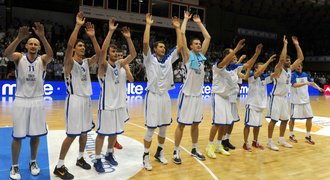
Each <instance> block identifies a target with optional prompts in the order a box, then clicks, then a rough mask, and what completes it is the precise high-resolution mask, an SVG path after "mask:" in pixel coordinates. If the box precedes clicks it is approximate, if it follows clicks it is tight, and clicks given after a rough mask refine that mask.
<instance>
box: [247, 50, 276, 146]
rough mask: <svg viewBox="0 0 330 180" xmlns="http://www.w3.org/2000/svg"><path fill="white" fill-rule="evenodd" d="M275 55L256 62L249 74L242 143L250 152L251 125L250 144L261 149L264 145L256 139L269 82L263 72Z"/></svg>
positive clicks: (269, 79)
mask: <svg viewBox="0 0 330 180" xmlns="http://www.w3.org/2000/svg"><path fill="white" fill-rule="evenodd" d="M275 57H276V55H272V56H271V57H270V58H269V59H268V60H267V61H266V63H265V64H264V63H257V64H255V66H254V71H253V72H252V73H251V74H250V71H249V70H248V71H247V73H248V74H249V78H248V84H249V93H248V96H247V100H246V101H247V102H246V110H245V120H244V124H245V126H244V130H243V134H244V144H243V149H245V150H247V151H249V152H251V151H252V148H251V147H250V145H249V143H248V137H249V133H250V127H253V141H252V146H253V147H255V148H259V149H261V150H263V149H264V147H263V146H262V145H261V144H260V142H259V141H258V136H259V131H260V127H261V126H262V116H263V110H264V109H265V108H266V107H267V84H269V83H271V82H272V80H271V77H270V75H269V74H264V72H265V70H266V69H267V67H268V65H269V64H270V63H271V62H273V61H274V60H275Z"/></svg>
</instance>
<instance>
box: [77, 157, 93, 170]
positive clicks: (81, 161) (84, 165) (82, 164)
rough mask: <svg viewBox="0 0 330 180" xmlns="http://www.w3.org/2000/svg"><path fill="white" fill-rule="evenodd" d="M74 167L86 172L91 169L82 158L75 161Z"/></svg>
mask: <svg viewBox="0 0 330 180" xmlns="http://www.w3.org/2000/svg"><path fill="white" fill-rule="evenodd" d="M76 165H77V166H79V167H81V168H83V169H86V170H88V169H91V165H89V164H88V163H87V162H86V161H85V159H84V158H83V157H81V158H80V159H78V160H77V162H76Z"/></svg>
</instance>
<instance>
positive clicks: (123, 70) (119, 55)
mask: <svg viewBox="0 0 330 180" xmlns="http://www.w3.org/2000/svg"><path fill="white" fill-rule="evenodd" d="M127 57H128V56H127ZM127 57H126V58H127ZM117 58H118V60H120V59H124V54H123V50H122V49H117ZM120 73H121V74H122V76H123V79H124V80H123V82H120V83H121V85H122V88H121V89H120V90H122V91H123V93H126V81H127V80H128V81H129V82H134V77H133V75H132V72H131V70H130V68H129V65H128V64H126V65H125V66H124V67H121V68H120ZM126 99H127V97H126V96H125V100H126ZM126 105H127V104H126ZM126 109H127V107H126ZM127 117H129V115H128V109H127ZM109 140H110V138H108V150H109V149H111V144H110V143H109ZM114 147H115V148H116V149H123V146H122V145H121V144H119V142H118V140H117V139H116V142H115V145H114Z"/></svg>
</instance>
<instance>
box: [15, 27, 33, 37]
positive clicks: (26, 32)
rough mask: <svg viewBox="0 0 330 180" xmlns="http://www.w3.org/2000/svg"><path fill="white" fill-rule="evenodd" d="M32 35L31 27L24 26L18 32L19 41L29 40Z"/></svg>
mask: <svg viewBox="0 0 330 180" xmlns="http://www.w3.org/2000/svg"><path fill="white" fill-rule="evenodd" d="M30 34H31V32H30V31H29V27H27V26H22V27H20V28H19V30H18V35H17V38H18V39H19V40H23V39H25V38H27V37H28V36H29V35H30Z"/></svg>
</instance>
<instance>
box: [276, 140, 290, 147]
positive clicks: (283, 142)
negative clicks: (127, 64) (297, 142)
mask: <svg viewBox="0 0 330 180" xmlns="http://www.w3.org/2000/svg"><path fill="white" fill-rule="evenodd" d="M278 143H279V144H280V145H281V146H283V147H286V148H292V147H293V146H292V145H291V144H289V143H287V142H286V141H285V140H282V141H278Z"/></svg>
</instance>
